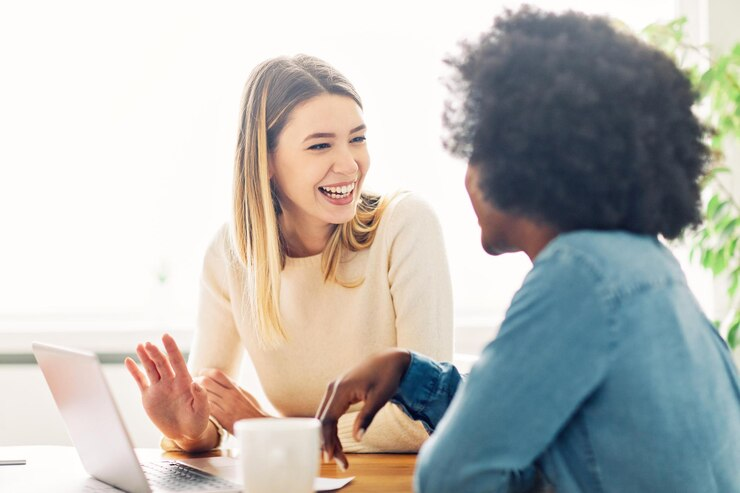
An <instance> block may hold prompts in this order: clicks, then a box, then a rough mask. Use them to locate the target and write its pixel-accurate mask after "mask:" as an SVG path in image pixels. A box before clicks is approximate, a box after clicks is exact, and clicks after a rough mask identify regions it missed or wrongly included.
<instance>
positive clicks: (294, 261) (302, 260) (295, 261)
mask: <svg viewBox="0 0 740 493" xmlns="http://www.w3.org/2000/svg"><path fill="white" fill-rule="evenodd" d="M323 254H324V252H321V253H317V254H316V255H311V256H308V257H289V256H286V257H285V265H313V264H320V263H321V256H322V255H323Z"/></svg>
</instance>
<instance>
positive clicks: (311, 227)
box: [278, 212, 336, 257]
mask: <svg viewBox="0 0 740 493" xmlns="http://www.w3.org/2000/svg"><path fill="white" fill-rule="evenodd" d="M278 223H279V224H280V231H281V233H282V235H283V240H284V241H285V247H286V250H287V254H288V256H289V257H311V256H313V255H318V254H319V253H321V252H323V251H324V248H326V244H327V243H328V242H329V238H330V237H331V235H332V233H333V232H334V229H335V228H336V225H335V224H328V223H318V222H313V221H310V220H308V221H296V220H293V219H291V217H290V215H289V214H286V213H285V212H283V213H282V214H280V216H279V217H278Z"/></svg>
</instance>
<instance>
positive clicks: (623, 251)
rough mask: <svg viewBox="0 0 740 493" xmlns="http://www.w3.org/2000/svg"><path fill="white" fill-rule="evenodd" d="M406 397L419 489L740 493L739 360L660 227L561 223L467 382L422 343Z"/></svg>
mask: <svg viewBox="0 0 740 493" xmlns="http://www.w3.org/2000/svg"><path fill="white" fill-rule="evenodd" d="M394 401H395V402H397V403H398V404H400V405H402V406H403V407H404V408H405V409H406V411H407V412H408V413H409V414H410V415H411V416H413V417H414V418H416V419H419V420H422V422H424V424H425V425H426V426H427V428H428V429H430V430H432V429H433V430H434V433H433V434H432V437H431V438H430V439H429V440H428V442H427V443H426V444H425V445H424V446H423V448H422V450H421V451H420V453H419V457H418V461H417V470H416V476H415V481H414V484H415V489H416V490H417V491H419V492H423V493H430V492H446V493H457V492H464V493H476V492H484V491H485V492H499V491H506V492H515V491H530V490H532V489H534V490H537V489H538V487H539V486H540V485H542V484H549V485H551V486H554V488H555V490H556V491H558V492H560V493H567V492H584V493H585V492H587V493H598V492H650V493H661V492H666V493H668V492H670V493H677V492H692V493H695V492H702V493H710V492H722V493H730V492H740V383H739V378H738V372H737V369H736V368H735V366H734V364H733V362H732V358H731V354H730V352H729V350H728V348H727V346H726V344H725V343H724V341H723V340H722V339H721V338H720V337H719V336H718V334H717V332H716V330H715V329H714V328H713V326H712V325H711V323H710V322H709V321H708V320H707V318H706V317H705V316H704V314H703V313H702V311H701V309H700V308H699V306H698V305H697V302H696V300H695V299H694V297H693V295H692V294H691V292H690V291H689V288H688V287H687V285H686V280H685V278H684V275H683V273H682V271H681V269H680V267H679V265H678V263H677V262H676V260H675V259H674V258H673V256H672V255H671V253H670V252H669V251H668V250H667V249H666V248H665V247H664V246H663V245H661V244H660V242H658V241H657V240H656V239H655V238H650V237H645V236H639V235H633V234H629V233H625V232H592V231H580V232H575V233H568V234H562V235H560V236H558V237H557V238H556V239H555V240H553V241H552V242H551V243H550V244H549V245H548V246H547V247H546V248H545V249H544V250H543V251H542V252H541V254H540V255H539V256H538V257H537V258H536V259H535V262H534V266H533V268H532V270H531V272H530V273H529V275H528V276H527V278H526V279H525V281H524V284H523V285H522V287H521V289H520V290H519V291H518V292H517V294H516V295H515V297H514V299H513V301H512V303H511V306H510V308H509V310H508V312H507V314H506V318H505V320H504V322H503V324H502V326H501V330H500V332H499V335H498V337H497V338H496V339H495V340H494V341H493V342H491V343H490V344H489V345H488V347H486V349H485V350H484V351H483V353H482V355H481V358H480V360H479V361H478V362H477V364H476V365H475V366H474V367H473V370H472V371H471V373H470V375H469V376H468V378H467V379H466V380H465V382H464V383H462V382H461V376H460V374H459V373H458V372H457V370H456V369H455V368H454V367H453V366H451V365H449V364H446V363H442V364H440V363H435V362H433V361H431V360H429V359H428V358H426V357H424V356H422V355H418V354H413V355H412V361H411V365H410V367H409V369H408V371H407V373H406V375H405V376H404V378H403V380H402V382H401V386H400V388H399V391H398V393H397V394H396V396H395V397H394Z"/></svg>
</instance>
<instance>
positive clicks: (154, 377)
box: [136, 344, 162, 383]
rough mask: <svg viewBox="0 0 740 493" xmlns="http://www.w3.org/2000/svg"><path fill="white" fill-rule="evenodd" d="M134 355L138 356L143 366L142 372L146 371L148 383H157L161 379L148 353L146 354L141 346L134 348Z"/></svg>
mask: <svg viewBox="0 0 740 493" xmlns="http://www.w3.org/2000/svg"><path fill="white" fill-rule="evenodd" d="M136 354H137V355H139V361H141V364H142V365H143V366H144V371H146V374H147V376H148V377H149V382H150V383H157V382H159V381H160V380H161V379H162V377H161V376H160V375H159V372H158V371H157V365H155V364H154V361H152V359H151V358H150V357H149V353H147V352H146V349H144V345H143V344H139V345H138V346H136Z"/></svg>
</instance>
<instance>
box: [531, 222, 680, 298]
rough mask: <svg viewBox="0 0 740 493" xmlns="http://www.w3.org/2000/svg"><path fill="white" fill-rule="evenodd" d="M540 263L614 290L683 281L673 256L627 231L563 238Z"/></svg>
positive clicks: (574, 234)
mask: <svg viewBox="0 0 740 493" xmlns="http://www.w3.org/2000/svg"><path fill="white" fill-rule="evenodd" d="M538 263H540V264H543V265H544V264H547V265H548V266H549V267H550V268H556V267H557V266H560V268H562V269H563V270H565V271H572V270H573V269H577V270H587V271H590V272H591V273H592V275H593V276H595V277H596V278H599V279H602V280H603V281H604V282H608V283H609V284H610V286H611V288H612V289H619V288H620V287H626V286H634V285H636V284H654V283H664V282H673V281H682V279H683V274H682V271H681V268H680V266H679V264H678V262H677V261H676V259H675V258H674V257H673V254H672V253H671V252H670V251H669V250H668V248H667V247H666V246H665V245H663V244H662V243H660V241H659V240H658V239H657V238H656V237H653V236H646V235H639V234H634V233H630V232H627V231H576V232H572V233H566V234H562V235H560V236H558V237H557V238H556V239H554V240H553V241H552V242H551V244H550V245H548V246H547V247H546V248H545V250H544V251H543V252H542V253H541V254H540V256H539V257H538V258H537V259H535V265H537V264H538ZM564 274H565V275H567V272H565V273H564Z"/></svg>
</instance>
